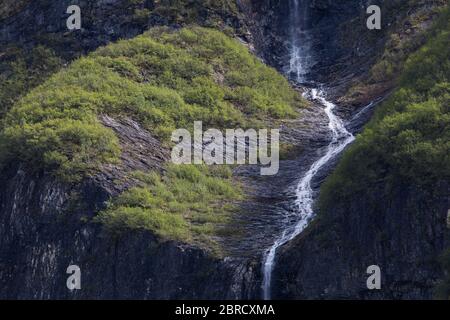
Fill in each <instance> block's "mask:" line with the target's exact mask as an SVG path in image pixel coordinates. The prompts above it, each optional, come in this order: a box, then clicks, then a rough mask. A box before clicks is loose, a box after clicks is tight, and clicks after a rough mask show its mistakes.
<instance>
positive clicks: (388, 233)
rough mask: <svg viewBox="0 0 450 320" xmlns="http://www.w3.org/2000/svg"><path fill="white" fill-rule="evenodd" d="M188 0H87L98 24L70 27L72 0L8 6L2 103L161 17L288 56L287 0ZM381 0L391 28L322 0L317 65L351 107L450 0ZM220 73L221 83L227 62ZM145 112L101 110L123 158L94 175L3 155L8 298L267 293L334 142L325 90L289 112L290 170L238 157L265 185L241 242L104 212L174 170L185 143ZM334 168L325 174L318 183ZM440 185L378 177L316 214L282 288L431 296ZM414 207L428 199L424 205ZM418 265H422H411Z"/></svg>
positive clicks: (360, 7)
mask: <svg viewBox="0 0 450 320" xmlns="http://www.w3.org/2000/svg"><path fill="white" fill-rule="evenodd" d="M188 2H189V5H186V2H185V1H179V2H172V1H170V2H166V1H135V0H134V1H129V0H110V1H79V2H78V3H79V4H80V6H81V7H82V8H83V15H84V16H85V18H86V20H83V21H84V22H83V30H81V31H80V32H73V33H69V32H67V30H66V29H65V18H66V17H67V14H65V10H66V8H67V6H68V5H69V4H72V1H68V0H67V1H58V2H57V3H56V2H54V1H46V0H39V1H26V0H24V1H8V4H9V5H10V6H9V7H8V8H7V9H6V10H1V11H0V48H1V51H2V53H1V54H0V59H1V63H0V68H1V69H0V72H1V76H2V84H1V86H0V99H1V100H2V101H1V110H0V113H1V114H3V113H4V112H5V111H7V110H9V109H10V108H11V106H13V105H14V103H15V102H16V101H17V99H18V98H19V97H20V96H23V95H25V94H26V93H28V92H29V91H30V90H31V89H32V88H34V87H35V86H36V85H39V84H41V83H42V82H43V81H44V80H45V79H46V78H48V77H50V76H51V75H52V74H54V73H55V72H57V71H58V70H60V69H61V68H62V67H64V66H67V64H68V62H69V61H71V60H72V59H74V58H76V57H79V56H81V55H84V54H86V53H88V52H91V51H93V50H95V49H97V48H98V47H99V46H101V45H104V44H107V43H109V42H110V41H116V40H118V39H121V38H127V39H128V38H133V37H135V36H136V35H138V34H140V33H142V32H143V31H144V30H146V29H147V28H149V27H152V26H155V25H164V26H170V27H173V28H175V29H178V28H179V27H181V26H184V25H185V24H190V23H195V24H199V25H203V26H210V27H214V28H218V29H220V30H222V31H224V32H226V33H228V34H233V35H234V36H236V37H238V38H239V39H240V40H241V41H242V40H244V41H245V42H246V43H245V45H246V46H248V47H250V48H251V49H252V50H253V49H254V51H255V52H256V53H257V54H258V55H259V56H260V57H261V58H262V59H263V60H264V61H266V62H267V63H268V64H270V65H273V66H275V67H276V68H277V69H279V70H280V71H285V65H286V59H287V56H286V55H287V47H288V40H287V37H288V34H287V25H286V23H287V20H286V19H285V18H286V16H287V15H288V9H289V8H288V7H287V6H286V3H287V1H278V0H267V1H256V0H255V1H252V0H245V1H244V0H242V1H236V2H235V1H220V2H217V4H216V2H211V1H188ZM374 2H375V3H379V4H381V5H382V6H383V9H384V10H386V11H387V12H389V14H388V15H387V16H385V18H386V19H384V20H383V21H384V25H383V26H384V28H383V30H382V31H371V32H369V31H368V30H367V29H366V28H365V18H366V15H365V6H366V1H344V0H342V1H322V0H311V1H308V4H309V7H310V17H309V20H308V21H309V22H308V26H309V27H310V29H309V30H308V32H309V38H310V39H312V40H313V42H312V45H311V46H312V51H313V52H314V57H315V59H314V67H313V68H312V69H311V74H310V75H309V76H310V77H311V79H312V80H314V81H318V82H324V83H326V84H328V85H329V86H330V87H332V88H331V89H330V93H331V96H332V97H336V98H338V97H341V96H342V98H340V100H339V101H340V109H339V110H340V112H341V113H342V115H343V116H345V117H346V118H347V119H349V120H350V121H351V120H352V116H353V115H354V114H355V113H356V111H357V110H359V109H360V108H361V107H364V106H366V105H367V104H368V103H369V102H371V101H372V100H375V99H377V98H379V97H383V96H384V95H385V94H386V92H389V91H390V90H391V89H392V88H393V87H394V86H395V85H396V83H395V81H394V80H395V79H393V78H392V77H391V75H387V74H383V73H381V74H380V72H379V70H380V69H381V70H384V67H385V66H388V65H389V64H392V63H395V64H397V63H398V61H404V60H405V59H406V56H408V55H409V54H410V52H412V51H414V50H415V49H417V47H419V46H420V45H421V44H423V42H424V39H425V38H423V37H422V35H423V34H424V33H423V31H424V30H425V29H427V28H429V26H430V24H431V21H432V20H433V19H434V18H435V17H436V12H435V11H434V10H435V8H436V7H439V6H442V4H443V3H445V2H446V1H409V0H408V1H407V0H402V1H374ZM173 3H178V5H174V4H173ZM2 8H4V7H2ZM392 35H394V37H392ZM416 36H417V37H416ZM397 38H401V39H402V41H400V42H401V43H403V40H411V39H412V43H410V42H408V41H407V42H406V43H407V45H405V46H401V50H399V48H398V46H396V44H397V43H398V42H397V40H396V39H397ZM37 45H40V46H41V47H39V48H36V46H37ZM403 48H405V50H403ZM398 51H401V52H402V54H401V57H399V58H398V59H397V58H395V59H394V60H390V58H391V57H392V55H391V53H392V52H396V53H398ZM30 52H32V53H33V54H30ZM394 56H395V55H394ZM386 57H388V58H387V59H385V58H386ZM18 61H19V62H20V63H17V62H18ZM380 63H381V67H378V68H375V69H374V66H377V65H380ZM384 63H387V65H385V64H384ZM122 67H123V65H122ZM130 70H131V69H130ZM130 70H128V71H130ZM18 71H20V72H18ZM122 71H123V70H122ZM125 71H126V68H125ZM395 72H397V71H395ZM395 72H394V73H395ZM16 75H20V76H18V77H16ZM214 76H215V80H218V81H219V82H220V79H222V78H221V77H222V76H223V75H222V74H221V73H220V72H219V73H215V74H214ZM238 80H239V79H238ZM299 90H301V89H300V88H299ZM370 114H371V113H370V112H369V113H368V114H365V115H364V117H362V118H360V119H358V120H359V121H356V122H352V121H351V124H352V125H351V127H352V129H353V131H358V130H360V128H361V125H362V124H363V123H365V121H366V120H367V119H368V117H369V116H370ZM132 118H133V117H128V116H125V117H124V116H123V114H122V115H120V116H118V115H117V114H115V115H114V116H111V115H110V114H108V115H105V114H103V113H102V114H100V115H99V117H98V120H99V122H100V123H101V125H102V126H103V127H106V128H108V129H110V130H112V132H113V133H114V135H115V136H116V137H117V141H118V143H119V145H120V147H121V153H120V156H119V160H120V161H119V162H117V163H110V164H104V165H103V166H101V168H100V170H99V171H98V172H96V174H93V175H89V176H88V177H87V178H85V179H83V180H82V182H81V183H75V184H71V183H64V182H61V181H60V180H58V178H55V177H54V176H52V175H51V174H49V172H48V170H47V171H46V170H44V171H42V170H38V171H36V170H35V169H33V168H32V167H31V168H30V166H29V165H26V164H24V163H21V162H20V161H10V163H8V165H7V166H6V167H4V168H3V169H2V172H1V174H0V181H1V182H2V185H3V186H4V192H2V193H1V196H0V297H2V298H10V299H13V298H62V299H65V298H67V299H70V298H137V299H142V298H148V299H166V298H176V299H191V298H202V299H214V298H218V299H239V298H259V297H260V285H261V274H260V270H261V266H260V260H261V255H262V253H263V252H262V251H263V250H264V249H265V248H267V247H268V246H269V245H270V243H271V242H272V239H273V237H274V235H276V234H278V233H279V232H280V231H281V230H280V228H281V226H280V225H279V224H278V223H277V217H279V215H280V214H281V213H283V212H289V211H290V210H295V208H294V205H293V190H292V187H293V186H295V183H296V181H297V180H298V178H299V176H300V174H301V173H302V172H303V171H305V170H306V168H308V166H309V165H310V164H311V163H312V161H314V159H315V158H316V157H317V156H318V155H320V154H321V153H322V152H323V147H324V146H325V145H326V143H327V141H328V138H329V137H328V131H327V122H326V119H325V118H326V117H325V115H324V113H323V110H322V109H321V108H320V106H318V105H315V104H314V103H313V104H312V105H310V106H309V108H306V109H303V110H301V112H300V116H299V117H298V119H291V120H283V121H282V122H281V128H282V129H283V130H282V131H283V133H282V141H283V143H284V144H285V147H286V148H287V149H288V152H287V153H286V157H285V158H284V160H283V161H282V164H281V170H280V173H279V174H278V175H277V176H275V177H270V178H261V177H259V176H258V174H257V170H255V168H253V167H241V168H238V169H237V170H236V171H235V175H236V176H239V177H240V179H241V180H242V181H243V183H244V184H245V186H246V188H245V190H246V194H247V195H248V196H249V197H248V199H247V200H246V201H244V202H243V203H241V207H240V211H239V215H237V217H235V220H234V221H233V224H232V225H231V228H235V230H239V232H238V235H232V236H229V234H228V237H227V236H225V237H222V238H221V239H218V240H217V242H218V243H219V244H220V245H224V246H226V248H227V249H228V252H227V253H226V255H227V256H229V257H223V256H222V257H218V256H217V255H215V254H212V253H211V251H209V250H206V249H205V248H203V247H199V246H198V245H196V244H192V243H186V242H180V241H173V240H169V241H162V242H161V241H160V240H161V239H160V237H157V236H155V235H154V234H153V233H152V232H149V231H144V230H128V231H127V232H125V233H121V234H120V235H118V236H112V235H111V234H110V233H108V232H107V231H106V230H105V229H104V228H103V227H102V226H101V225H100V224H98V223H92V221H91V219H92V218H94V216H96V215H97V213H98V212H99V211H101V210H102V209H105V207H106V202H107V201H108V200H110V199H111V198H116V197H117V196H118V195H120V194H122V193H123V192H124V191H126V190H129V189H132V188H133V187H136V186H137V185H139V184H140V181H139V179H135V177H134V176H133V175H132V174H131V173H133V172H135V171H157V172H164V170H165V166H164V162H166V161H167V159H168V157H169V149H168V148H167V146H165V145H164V144H162V143H161V139H160V137H159V136H157V135H156V134H155V132H153V131H152V129H153V128H152V127H148V126H147V127H146V126H143V125H142V123H140V122H139V121H136V119H132ZM17 120H18V119H17ZM265 120H267V119H265ZM278 124H279V123H278V122H277V123H276V125H278ZM18 125H20V123H19V124H18ZM17 145H19V146H20V144H17ZM148 150H152V152H151V153H149V152H148ZM2 156H3V155H2ZM22 160H23V159H22ZM329 169H330V168H327V170H326V171H327V172H328V171H329ZM327 172H323V173H322V174H321V175H320V179H318V180H320V181H314V186H315V187H316V188H317V187H318V186H319V185H320V182H321V181H322V180H323V178H325V175H326V174H327ZM437 185H439V188H436V189H438V190H439V192H437V193H434V194H433V196H431V195H430V193H429V192H428V191H427V190H422V189H420V188H417V187H415V186H411V185H405V186H398V188H397V189H395V190H394V191H393V192H392V194H391V196H392V198H389V199H385V196H384V194H383V192H384V186H383V185H382V184H381V185H380V184H374V185H373V186H372V187H371V189H370V191H366V192H364V193H361V194H362V196H361V197H360V198H358V199H356V198H352V199H347V200H346V201H345V202H344V201H342V200H341V199H338V200H339V201H336V206H335V207H333V208H332V209H330V210H329V212H328V213H327V215H326V216H327V217H329V218H326V219H325V218H324V219H323V220H324V221H323V222H321V221H322V218H321V219H320V220H318V221H316V222H315V223H314V224H313V225H312V226H311V228H310V229H308V230H307V231H306V232H305V233H304V234H303V235H301V236H300V237H299V239H296V240H294V242H293V243H291V244H289V245H287V246H286V247H285V248H284V250H283V252H282V254H281V256H280V258H279V260H278V267H277V269H276V270H275V275H276V276H275V278H276V282H275V285H274V289H275V292H274V297H275V298H279V297H282V298H430V297H431V296H432V288H433V286H434V285H435V283H436V280H437V279H438V278H441V277H442V275H443V273H442V270H441V268H440V266H439V264H438V262H437V260H436V256H437V255H439V254H440V253H441V251H442V249H443V248H444V246H445V243H446V241H447V240H446V235H445V234H446V233H445V232H446V229H445V212H446V207H448V183H446V181H439V183H438V184H437ZM361 199H365V200H361ZM367 199H370V200H371V201H368V200H367ZM410 208H413V209H414V210H415V211H416V210H417V214H414V215H413V214H411V211H412V210H411V209H410ZM425 213H428V215H426V214H425ZM324 216H325V215H324ZM399 230H402V232H401V233H400V232H399ZM225 235H226V234H225ZM405 253H406V254H405ZM386 255H387V256H386ZM374 260H376V261H374ZM374 263H375V264H382V267H383V270H384V271H385V272H386V278H383V281H386V282H383V283H384V284H386V287H387V288H388V289H387V290H386V291H383V292H368V291H367V290H365V289H364V285H365V279H366V277H367V275H366V274H365V268H367V266H368V265H370V264H374ZM70 264H80V266H81V267H82V286H83V290H81V291H73V292H70V291H69V290H67V288H66V279H67V274H66V268H67V266H68V265H70ZM410 264H411V265H415V268H408V266H409V265H410ZM330 270H331V272H330ZM384 271H383V272H384Z"/></svg>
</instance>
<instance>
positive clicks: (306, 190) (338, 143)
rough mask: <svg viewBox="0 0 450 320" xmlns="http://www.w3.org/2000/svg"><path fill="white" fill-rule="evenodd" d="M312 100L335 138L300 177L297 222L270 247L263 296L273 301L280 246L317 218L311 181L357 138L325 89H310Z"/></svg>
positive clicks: (297, 191) (286, 227) (265, 262)
mask: <svg viewBox="0 0 450 320" xmlns="http://www.w3.org/2000/svg"><path fill="white" fill-rule="evenodd" d="M310 99H311V100H314V101H317V102H319V103H320V104H321V105H323V106H324V111H325V113H326V114H327V116H328V119H329V123H328V127H329V129H330V132H331V134H332V140H331V142H330V143H329V145H328V146H327V149H326V153H325V154H324V155H323V156H322V157H321V158H319V159H318V160H316V161H315V162H314V163H313V164H312V165H311V167H310V168H309V170H308V171H306V173H305V174H304V175H303V177H302V178H301V179H300V181H299V183H298V185H297V189H296V200H295V204H296V208H297V210H296V212H295V215H296V220H297V222H296V223H294V224H289V225H286V226H285V229H284V231H283V233H282V234H281V235H280V236H279V237H278V238H277V239H276V240H275V242H274V244H273V245H272V247H270V248H269V249H268V251H267V253H266V255H265V257H264V262H263V285H262V287H263V298H264V299H265V300H269V299H270V298H271V295H270V293H271V280H272V279H271V278H272V271H273V268H274V264H275V256H276V253H277V250H278V248H280V247H281V246H283V245H284V244H286V243H287V242H289V241H291V240H292V239H294V238H295V237H296V236H298V235H299V234H300V233H301V232H302V231H303V230H305V228H306V227H307V226H308V224H309V222H310V221H311V219H312V218H313V217H314V211H313V200H314V197H313V189H312V187H311V181H312V179H313V178H314V177H315V176H316V174H317V173H318V172H319V171H320V169H322V168H323V167H324V166H325V165H326V164H327V163H328V162H329V161H330V160H332V159H333V158H334V157H335V156H337V155H338V154H340V153H341V152H342V151H343V150H344V149H345V147H347V146H348V145H349V144H350V143H352V142H353V141H354V140H355V137H354V136H353V135H352V134H351V133H350V132H348V131H347V129H346V128H345V126H344V124H343V122H342V120H341V119H339V118H338V117H337V116H336V115H335V114H334V113H333V109H334V108H335V105H334V104H333V103H331V102H329V101H327V100H326V98H325V96H324V92H322V91H319V90H317V89H312V90H311V91H310Z"/></svg>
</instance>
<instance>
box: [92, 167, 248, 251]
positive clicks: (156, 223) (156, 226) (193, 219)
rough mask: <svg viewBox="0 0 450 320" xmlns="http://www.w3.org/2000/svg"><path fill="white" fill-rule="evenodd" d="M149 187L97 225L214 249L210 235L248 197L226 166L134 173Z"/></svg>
mask: <svg viewBox="0 0 450 320" xmlns="http://www.w3.org/2000/svg"><path fill="white" fill-rule="evenodd" d="M134 177H135V178H138V179H139V180H140V181H141V182H142V183H143V186H140V187H135V188H132V189H130V190H128V191H126V192H124V193H122V194H121V195H119V196H118V197H117V198H115V199H113V200H112V202H111V203H110V204H109V207H108V209H106V210H105V211H103V212H101V213H100V214H99V216H98V217H97V221H99V222H101V223H103V224H104V225H105V226H106V228H107V229H108V230H109V231H111V232H114V233H121V232H124V231H126V230H130V229H131V230H135V229H143V230H150V231H152V232H154V233H155V234H157V235H159V236H160V237H161V239H163V240H168V239H170V240H181V241H189V242H197V243H199V244H202V245H205V244H206V245H212V244H213V243H214V241H213V240H212V238H211V237H210V236H212V235H214V234H215V233H216V232H217V231H218V230H220V229H221V228H223V227H224V225H225V224H226V222H227V221H228V220H229V219H230V217H231V215H232V213H233V210H235V208H234V206H233V205H231V206H230V205H228V206H226V205H224V203H227V204H232V203H233V202H235V201H238V200H240V199H241V198H242V196H241V194H242V192H241V190H240V187H239V185H236V183H233V180H232V178H231V170H230V169H229V168H228V167H226V166H211V167H209V166H194V165H180V166H176V165H169V166H168V167H167V172H166V174H165V175H164V176H161V175H159V174H158V173H156V172H151V173H148V174H146V173H142V172H137V173H135V174H134Z"/></svg>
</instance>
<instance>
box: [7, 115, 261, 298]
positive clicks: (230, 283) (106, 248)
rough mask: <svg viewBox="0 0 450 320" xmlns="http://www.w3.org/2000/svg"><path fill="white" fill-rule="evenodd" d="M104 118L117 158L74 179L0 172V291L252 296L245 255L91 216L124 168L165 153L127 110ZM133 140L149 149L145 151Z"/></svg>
mask: <svg viewBox="0 0 450 320" xmlns="http://www.w3.org/2000/svg"><path fill="white" fill-rule="evenodd" d="M102 121H103V122H104V123H105V125H107V126H109V127H111V128H112V129H113V130H115V131H116V133H117V134H118V136H119V139H120V142H121V144H122V147H123V154H122V163H121V164H120V166H118V167H114V168H112V167H107V168H103V170H102V171H103V172H102V173H100V174H98V175H96V176H95V177H93V178H90V179H87V180H86V181H83V182H82V183H81V184H77V185H76V186H71V185H67V184H62V183H58V182H57V181H56V180H55V179H54V178H52V177H50V176H48V175H45V174H42V173H32V172H28V171H27V169H26V168H23V167H21V166H20V165H18V166H13V167H11V168H9V169H7V170H5V171H4V172H2V174H1V176H0V177H1V178H0V179H1V180H0V181H1V184H2V186H3V189H2V193H1V194H0V298H4V299H17V298H19V299H69V298H77V299H87V298H90V299H98V298H100V299H112V298H120V299H194V298H195V299H213V298H217V299H237V298H242V297H247V298H251V297H252V295H251V294H252V292H253V291H254V290H255V289H254V288H253V286H255V285H257V281H256V280H255V278H254V277H255V274H257V273H258V272H257V271H256V272H255V270H254V267H253V266H252V265H251V264H250V263H247V264H246V263H245V262H242V261H239V260H233V259H225V260H223V259H219V258H216V257H214V256H211V254H210V253H209V252H207V251H205V250H203V249H200V248H196V247H193V246H190V245H186V244H179V243H175V242H164V243H161V242H160V241H159V240H158V239H156V238H155V236H153V235H152V234H151V233H149V232H144V231H134V232H130V233H127V234H124V235H122V236H120V237H116V236H114V235H111V234H109V233H107V232H106V231H104V230H103V229H102V227H101V226H100V225H98V224H95V223H93V222H92V220H91V218H92V217H93V216H95V214H96V212H98V211H99V210H100V209H102V208H104V206H105V203H106V201H107V200H108V199H110V198H111V196H113V195H114V194H117V193H119V192H121V191H123V190H124V189H125V188H129V187H130V186H132V185H133V183H135V182H134V181H133V180H132V179H130V178H129V177H127V173H129V172H130V171H132V170H149V169H159V168H160V167H161V164H162V162H163V161H164V160H165V159H167V153H168V152H167V150H165V149H164V148H162V147H161V146H160V145H159V142H158V141H157V140H156V139H154V138H153V137H152V136H151V135H150V134H149V133H148V132H146V131H145V130H144V129H142V128H140V127H139V126H138V125H137V123H135V122H133V121H131V120H129V119H122V120H116V119H112V118H108V117H104V118H103V119H102ZM139 150H152V154H151V155H147V157H143V156H142V152H139ZM69 265H78V266H79V267H80V268H81V275H82V277H81V279H82V280H81V283H82V289H81V290H79V291H77V290H75V291H73V292H71V291H70V290H68V289H67V287H66V280H67V277H68V276H69V275H68V274H66V269H67V267H68V266H69Z"/></svg>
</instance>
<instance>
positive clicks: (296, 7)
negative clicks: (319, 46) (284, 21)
mask: <svg viewBox="0 0 450 320" xmlns="http://www.w3.org/2000/svg"><path fill="white" fill-rule="evenodd" d="M307 1H308V0H290V1H289V12H290V14H289V26H290V30H289V37H290V41H289V42H290V44H289V65H288V66H287V68H286V74H287V75H288V77H290V78H291V79H292V80H294V81H296V82H298V83H303V82H304V81H305V77H306V75H307V73H308V71H309V68H310V65H311V63H312V59H311V54H310V51H311V48H310V41H307V40H308V39H307V38H308V32H307V22H308V19H307V17H308V5H307Z"/></svg>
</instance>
